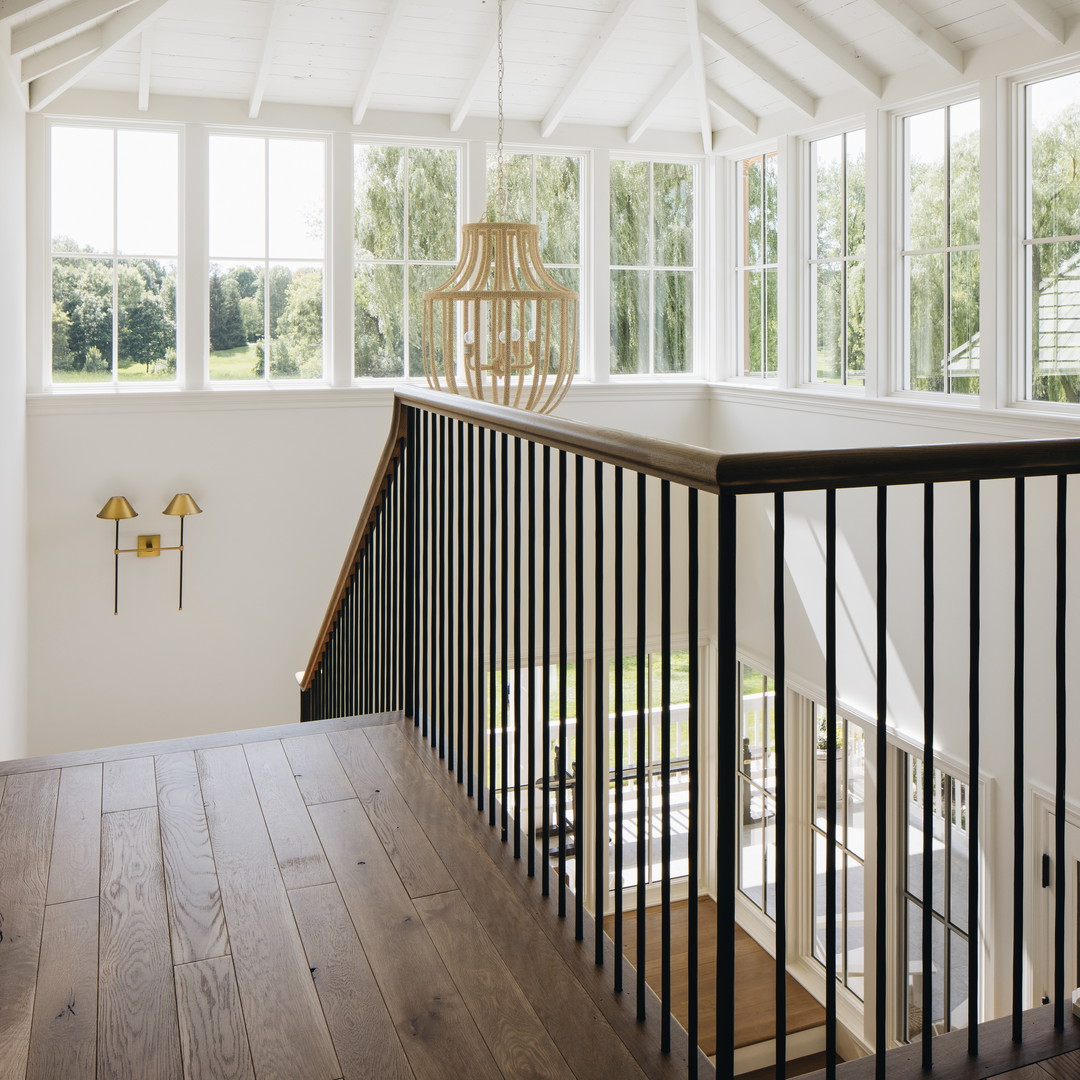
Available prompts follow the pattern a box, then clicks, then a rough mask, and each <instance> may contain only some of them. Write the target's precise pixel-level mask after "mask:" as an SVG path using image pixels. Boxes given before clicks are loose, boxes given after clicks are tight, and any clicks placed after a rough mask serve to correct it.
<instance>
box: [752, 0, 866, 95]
mask: <svg viewBox="0 0 1080 1080" xmlns="http://www.w3.org/2000/svg"><path fill="white" fill-rule="evenodd" d="M757 2H758V3H759V4H760V5H761V6H762V7H763V8H764V9H765V10H766V11H768V12H769V14H770V15H773V16H775V17H776V18H777V19H779V20H780V21H781V22H782V23H783V24H784V25H785V26H786V27H788V29H789V30H793V31H794V32H795V33H796V34H798V35H799V37H800V38H802V40H803V41H805V42H806V44H807V45H809V46H810V47H811V48H813V49H815V50H816V51H817V52H818V53H820V54H821V55H822V56H824V57H825V59H826V60H828V61H829V62H830V63H831V64H832V65H833V66H834V67H836V68H837V69H838V70H839V71H841V72H842V73H843V74H845V75H846V76H847V77H848V78H849V79H851V80H852V81H854V82H857V83H858V84H859V85H860V86H862V87H863V88H864V89H866V90H869V91H870V93H871V94H873V95H874V97H876V98H880V97H881V93H882V79H881V76H880V75H879V74H878V73H877V72H876V71H874V70H873V69H872V68H871V67H870V66H869V65H868V64H866V63H864V62H863V61H862V60H860V59H859V58H858V57H857V56H856V55H855V54H854V53H853V52H852V51H851V50H850V49H848V48H847V47H846V46H844V45H842V44H841V43H840V42H839V41H837V39H836V37H835V36H834V35H833V33H832V31H831V30H829V29H828V27H826V26H825V25H823V24H822V23H821V22H819V21H818V20H817V19H811V18H810V17H809V16H807V15H804V14H803V13H802V11H800V10H799V9H798V8H796V7H793V6H792V5H791V4H790V3H789V2H788V0H757Z"/></svg>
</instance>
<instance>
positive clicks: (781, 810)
mask: <svg viewBox="0 0 1080 1080" xmlns="http://www.w3.org/2000/svg"><path fill="white" fill-rule="evenodd" d="M773 518H774V525H773V657H774V675H773V721H774V740H775V742H774V751H775V753H776V783H775V791H776V824H775V830H776V908H775V917H776V986H775V994H776V1006H775V1007H776V1080H784V1077H786V1076H787V707H786V706H787V701H786V698H785V695H786V693H787V667H786V665H787V651H786V645H787V642H786V638H785V633H784V631H785V623H784V544H785V517H784V493H783V492H782V491H778V492H776V494H775V495H774V496H773ZM764 742H765V763H764V765H765V767H764V769H763V775H762V782H763V783H764V784H766V785H767V781H768V767H769V764H768V745H769V731H768V724H766V727H765V739H764ZM767 820H768V818H767V815H766V814H765V807H764V805H762V817H761V827H762V830H764V829H765V825H766V822H767Z"/></svg>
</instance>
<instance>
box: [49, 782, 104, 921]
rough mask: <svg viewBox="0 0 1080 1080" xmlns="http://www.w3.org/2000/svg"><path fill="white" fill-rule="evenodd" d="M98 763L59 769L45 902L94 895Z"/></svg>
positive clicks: (98, 837) (97, 855) (98, 852)
mask: <svg viewBox="0 0 1080 1080" xmlns="http://www.w3.org/2000/svg"><path fill="white" fill-rule="evenodd" d="M101 784H102V779H101V766H100V765H76V766H75V767H74V768H71V769H62V770H61V772H60V794H59V797H58V798H57V803H56V829H55V831H54V832H53V845H52V860H51V863H50V866H49V892H48V896H47V897H46V903H48V904H63V903H66V902H67V901H69V900H85V899H86V898H87V897H90V896H97V895H98V891H99V887H100V884H99V876H100V871H101Z"/></svg>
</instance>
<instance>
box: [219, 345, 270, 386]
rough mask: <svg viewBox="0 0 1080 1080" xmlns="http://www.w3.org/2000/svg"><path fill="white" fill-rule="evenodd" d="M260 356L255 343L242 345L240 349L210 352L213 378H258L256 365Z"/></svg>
mask: <svg viewBox="0 0 1080 1080" xmlns="http://www.w3.org/2000/svg"><path fill="white" fill-rule="evenodd" d="M258 361H259V358H258V356H257V355H256V352H255V344H254V343H253V342H252V343H249V344H247V345H242V346H241V347H240V348H238V349H222V350H221V351H220V352H212V353H211V354H210V378H211V379H215V380H216V379H257V378H259V376H258V375H256V374H255V365H256V363H258Z"/></svg>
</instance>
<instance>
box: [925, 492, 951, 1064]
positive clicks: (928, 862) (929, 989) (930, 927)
mask: <svg viewBox="0 0 1080 1080" xmlns="http://www.w3.org/2000/svg"><path fill="white" fill-rule="evenodd" d="M934 693H935V692H934V485H933V484H925V485H923V698H924V700H923V754H924V757H923V822H922V825H923V856H922V879H923V880H922V889H923V896H922V899H923V908H922V963H923V999H922V1009H923V1028H922V1063H923V1068H924V1069H929V1068H931V1067H932V1066H933V1064H934V1048H933V1042H932V1040H933V1037H934V1010H933V1004H934V797H935V796H936V794H937V785H936V783H935V782H934ZM945 817H946V820H948V818H947V815H945ZM945 1011H946V1014H947V1013H948V1005H947V1003H946V1006H945Z"/></svg>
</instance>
